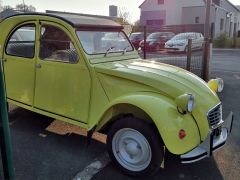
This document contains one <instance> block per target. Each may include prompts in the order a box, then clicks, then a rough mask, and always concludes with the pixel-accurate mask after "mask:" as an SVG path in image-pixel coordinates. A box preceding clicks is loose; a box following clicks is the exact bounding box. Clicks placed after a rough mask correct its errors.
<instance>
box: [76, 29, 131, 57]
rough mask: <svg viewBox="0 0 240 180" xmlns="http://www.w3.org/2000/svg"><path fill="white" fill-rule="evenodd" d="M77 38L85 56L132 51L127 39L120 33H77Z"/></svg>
mask: <svg viewBox="0 0 240 180" xmlns="http://www.w3.org/2000/svg"><path fill="white" fill-rule="evenodd" d="M77 36H78V38H79V40H80V42H81V44H82V46H83V49H84V51H85V52H86V53H87V54H105V53H113V52H125V51H126V52H128V51H133V47H132V45H131V44H130V42H129V40H128V38H127V37H126V35H125V34H124V33H123V32H121V31H116V32H109V31H77Z"/></svg>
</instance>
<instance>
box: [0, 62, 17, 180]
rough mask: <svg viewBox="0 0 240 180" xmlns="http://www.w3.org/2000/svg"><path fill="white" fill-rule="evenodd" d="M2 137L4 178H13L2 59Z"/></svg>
mask: <svg viewBox="0 0 240 180" xmlns="http://www.w3.org/2000/svg"><path fill="white" fill-rule="evenodd" d="M0 138H1V139H0V145H1V153H2V164H3V171H4V178H5V179H10V180H12V179H14V169H13V160H12V146H11V137H10V128H9V122H8V111H7V102H6V95H5V85H4V78H3V68H2V61H0Z"/></svg>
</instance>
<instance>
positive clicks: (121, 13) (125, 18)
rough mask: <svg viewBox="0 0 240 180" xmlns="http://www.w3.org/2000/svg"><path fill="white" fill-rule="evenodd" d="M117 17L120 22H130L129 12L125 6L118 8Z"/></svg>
mask: <svg viewBox="0 0 240 180" xmlns="http://www.w3.org/2000/svg"><path fill="white" fill-rule="evenodd" d="M118 18H119V23H121V24H130V22H131V14H130V12H129V11H127V9H126V7H121V8H118Z"/></svg>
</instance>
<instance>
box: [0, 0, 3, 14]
mask: <svg viewBox="0 0 240 180" xmlns="http://www.w3.org/2000/svg"><path fill="white" fill-rule="evenodd" d="M2 10H3V6H2V1H1V0H0V12H1V11H2Z"/></svg>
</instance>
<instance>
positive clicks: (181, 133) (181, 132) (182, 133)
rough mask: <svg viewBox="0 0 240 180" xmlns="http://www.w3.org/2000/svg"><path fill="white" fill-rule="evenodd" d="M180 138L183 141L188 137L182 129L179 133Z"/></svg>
mask: <svg viewBox="0 0 240 180" xmlns="http://www.w3.org/2000/svg"><path fill="white" fill-rule="evenodd" d="M178 136H179V138H180V139H183V138H184V137H185V136H186V132H185V131H184V130H183V129H181V130H180V131H179V133H178Z"/></svg>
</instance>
